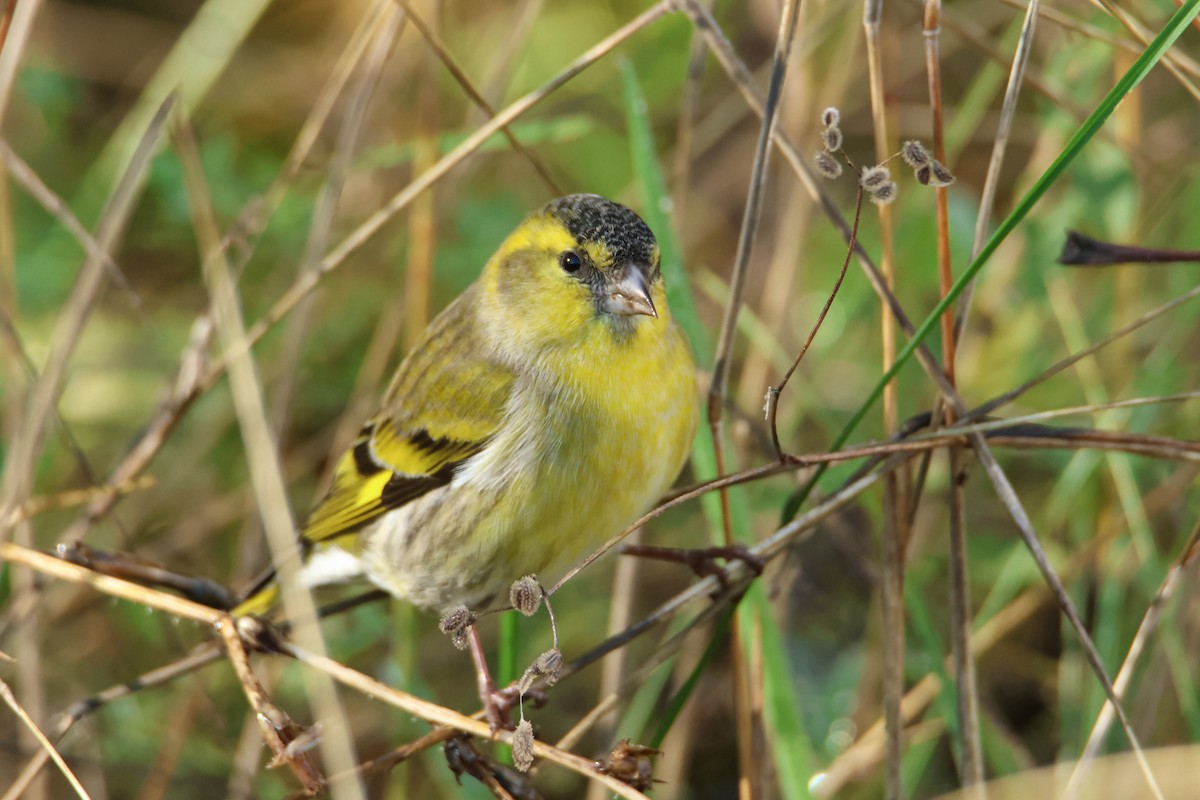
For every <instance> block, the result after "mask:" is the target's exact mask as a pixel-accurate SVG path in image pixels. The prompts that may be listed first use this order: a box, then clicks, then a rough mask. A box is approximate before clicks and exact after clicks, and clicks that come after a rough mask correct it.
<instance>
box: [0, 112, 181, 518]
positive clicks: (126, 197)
mask: <svg viewBox="0 0 1200 800" xmlns="http://www.w3.org/2000/svg"><path fill="white" fill-rule="evenodd" d="M174 104H175V100H174V96H173V95H172V96H171V97H168V98H167V100H166V101H165V102H164V103H163V104H162V106H160V107H159V109H158V112H157V113H156V114H155V115H154V118H153V120H151V123H150V126H149V127H148V128H147V129H146V131H145V133H144V134H143V136H142V139H141V141H140V142H139V143H138V147H137V150H136V151H135V152H134V155H133V158H132V160H131V161H130V163H129V166H128V168H127V169H126V170H125V172H124V174H123V175H122V176H121V180H120V181H119V182H118V183H117V186H116V188H115V189H114V190H113V193H112V195H111V196H110V197H109V200H108V203H107V204H106V206H105V209H104V211H103V212H102V214H101V217H100V222H99V223H98V225H97V234H96V240H97V242H98V243H99V244H100V249H101V251H108V250H112V249H113V248H114V246H115V245H116V242H117V240H118V239H119V237H120V235H121V233H122V231H123V230H124V228H125V223H126V221H127V220H128V219H129V215H130V213H131V212H132V210H133V204H134V201H135V200H136V199H137V197H138V194H139V192H140V188H141V185H142V180H143V178H144V177H145V172H146V168H147V166H148V165H149V162H150V156H151V155H152V154H153V152H154V147H155V145H156V144H157V142H158V134H159V131H160V130H161V129H162V125H163V122H164V121H165V120H166V118H167V114H168V113H169V112H170V110H171V108H172V106H174ZM107 274H108V270H107V269H106V268H105V266H104V261H103V260H102V259H100V258H97V257H95V256H93V255H89V256H88V257H87V259H86V260H85V261H84V263H83V266H82V267H81V268H80V270H79V276H78V278H76V280H75V286H74V287H73V288H72V290H71V296H70V297H69V298H68V299H67V302H66V304H65V305H64V307H63V311H62V313H61V314H60V315H59V317H58V321H57V323H56V325H55V328H54V333H53V334H52V335H51V340H50V341H51V344H50V357H49V359H48V360H47V363H46V366H45V368H44V369H43V370H42V374H41V378H40V379H39V380H38V382H37V384H36V385H35V386H34V389H33V395H32V399H31V400H30V402H29V408H28V410H27V412H26V415H25V419H24V420H23V421H22V424H21V427H20V428H19V429H18V431H17V436H16V440H15V441H14V442H13V443H12V445H11V447H10V449H9V451H8V453H7V458H6V459H5V464H4V475H3V484H2V485H0V510H3V509H13V508H16V507H18V506H20V505H21V504H23V503H24V502H25V500H26V499H27V498H28V497H29V494H30V492H31V490H32V472H33V463H34V459H35V458H37V454H38V452H39V450H40V449H41V444H42V440H43V438H44V436H45V433H46V423H47V421H48V420H49V418H50V417H51V416H52V415H53V411H54V408H55V407H56V406H57V404H58V396H59V395H60V394H61V392H62V389H63V385H64V382H65V380H66V369H67V362H68V361H69V360H70V358H71V354H72V353H73V352H74V351H75V346H76V345H77V344H78V343H79V339H80V337H81V336H82V334H83V330H84V328H85V327H86V326H87V322H88V319H89V318H90V316H91V312H92V310H93V309H94V307H95V304H96V302H97V300H98V298H99V295H100V290H101V288H102V287H103V285H104V278H105V276H106V275H107ZM3 535H4V529H2V528H0V536H3Z"/></svg>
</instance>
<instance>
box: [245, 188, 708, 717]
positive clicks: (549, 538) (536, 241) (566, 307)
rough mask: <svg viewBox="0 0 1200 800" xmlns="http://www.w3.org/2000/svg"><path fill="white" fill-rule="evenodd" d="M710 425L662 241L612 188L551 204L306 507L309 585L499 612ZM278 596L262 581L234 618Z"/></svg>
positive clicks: (605, 531)
mask: <svg viewBox="0 0 1200 800" xmlns="http://www.w3.org/2000/svg"><path fill="white" fill-rule="evenodd" d="M696 419H697V404H696V371H695V365H694V363H693V361H692V356H691V353H690V351H689V350H688V346H687V342H686V341H685V339H684V336H683V333H682V331H681V330H680V328H679V326H678V325H677V324H676V323H675V322H674V321H673V320H672V318H671V312H670V309H669V308H668V307H667V300H666V295H665V293H664V290H663V277H662V273H661V272H660V270H659V248H658V244H657V242H656V241H655V238H654V234H653V233H652V232H651V231H650V228H649V227H648V226H647V225H646V223H645V222H643V221H642V219H641V218H640V217H639V216H638V215H637V214H635V213H634V212H633V211H631V210H629V209H628V208H626V207H625V206H622V205H620V204H618V203H614V202H612V201H611V200H606V199H604V198H603V197H599V196H597V195H589V194H577V195H571V196H568V197H563V198H560V199H558V200H554V201H553V202H551V203H549V204H548V205H546V206H545V207H544V208H542V209H541V210H539V211H537V212H535V213H533V214H532V215H530V216H529V217H528V218H526V219H525V220H524V221H523V222H522V223H521V224H520V225H519V226H518V227H517V229H516V230H515V231H513V233H512V234H510V235H509V237H508V238H507V239H506V240H505V241H504V243H503V244H501V245H500V248H499V250H497V251H496V253H495V255H493V256H492V257H491V259H490V260H489V261H488V262H487V265H486V266H485V267H484V269H483V273H482V275H481V276H480V277H479V279H478V280H477V281H476V282H475V283H473V284H472V285H471V286H470V287H468V288H467V289H466V291H464V292H463V293H462V295H460V296H459V297H458V299H456V300H455V301H454V302H453V303H451V304H450V306H449V307H447V308H446V310H445V311H443V312H442V313H441V314H440V315H439V316H438V317H437V318H436V319H434V320H433V322H432V323H431V324H430V325H429V327H428V328H427V329H426V331H425V333H424V335H423V337H422V339H421V341H420V342H419V343H418V344H417V345H416V346H415V347H414V348H413V351H412V352H411V353H410V354H409V355H408V357H407V358H406V359H405V360H404V362H403V363H402V364H401V365H400V368H399V370H398V371H397V372H396V375H395V377H394V378H393V380H392V383H391V386H390V388H389V389H388V390H387V394H386V395H385V396H384V399H383V403H382V405H381V409H380V411H379V412H378V413H377V414H376V415H375V416H374V417H373V418H371V420H370V421H368V422H367V423H366V425H364V426H363V428H362V431H361V432H360V433H359V435H358V438H357V439H356V440H355V442H354V444H353V446H351V447H350V449H349V450H348V451H347V452H346V453H345V454H344V455H343V456H342V457H341V460H340V461H339V462H338V465H337V468H336V471H335V473H334V478H333V485H332V487H331V488H330V490H329V493H328V494H327V495H326V496H325V497H324V499H322V500H321V501H320V502H319V503H318V504H317V506H316V508H315V509H313V511H312V513H311V515H310V516H309V518H308V521H307V523H306V525H305V527H304V530H303V532H302V538H303V542H304V545H305V557H306V560H305V566H304V568H303V570H302V573H301V575H302V579H303V581H304V583H305V584H306V585H308V586H317V585H321V584H326V583H331V582H335V581H343V580H348V579H351V578H355V577H359V576H365V577H366V578H368V579H369V580H371V581H372V582H373V583H375V584H376V585H377V586H379V587H380V588H382V589H384V590H386V591H388V592H390V593H391V594H393V595H395V596H396V597H398V598H401V599H403V600H407V601H409V602H410V603H413V604H415V605H417V606H419V607H421V608H424V609H430V610H435V611H445V610H447V609H449V608H451V607H454V606H458V605H466V606H468V607H472V608H477V607H479V606H482V605H484V604H486V603H488V602H489V601H490V599H491V598H493V597H495V596H497V595H501V596H502V595H503V594H504V593H505V592H507V590H508V587H509V586H510V584H512V582H513V581H515V580H517V579H518V578H520V577H522V576H523V575H527V574H540V575H545V574H546V572H547V571H551V570H558V569H561V568H563V567H564V566H566V564H567V563H568V562H570V561H571V560H574V559H576V558H578V557H579V556H580V555H582V554H583V553H584V552H585V551H586V550H588V549H590V548H593V547H595V546H596V545H598V544H599V543H600V542H602V541H604V540H605V539H606V538H607V537H609V536H611V535H612V534H614V533H616V532H617V531H618V530H620V529H622V528H623V527H624V526H626V525H628V524H629V523H630V522H632V521H633V520H634V519H636V518H637V517H638V516H639V515H640V514H642V513H644V512H645V511H646V510H647V509H648V508H649V507H650V506H651V505H652V504H653V503H654V502H655V501H656V500H658V499H659V498H660V497H661V496H662V495H663V494H664V493H665V492H666V490H667V489H668V488H669V487H670V486H671V484H672V482H673V481H674V480H675V478H676V476H677V475H678V474H679V471H680V469H681V468H682V466H683V463H684V461H685V460H686V458H687V455H688V451H689V448H690V445H691V442H692V436H693V433H694V432H695V427H696ZM275 594H276V591H275V588H274V586H273V585H271V586H262V587H259V589H258V590H257V592H256V593H255V594H253V595H252V596H251V597H250V598H249V599H247V600H246V601H245V602H244V603H242V604H241V605H240V606H238V608H237V609H235V613H237V614H245V613H261V612H263V611H266V610H267V609H268V608H269V607H270V606H271V605H272V604H273V602H274V598H275ZM477 641H478V640H477V638H476V639H474V642H475V643H477ZM485 702H486V698H485Z"/></svg>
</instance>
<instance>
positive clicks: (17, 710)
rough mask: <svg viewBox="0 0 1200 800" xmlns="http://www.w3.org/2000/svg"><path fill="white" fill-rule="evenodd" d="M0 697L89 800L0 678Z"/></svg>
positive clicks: (86, 797)
mask: <svg viewBox="0 0 1200 800" xmlns="http://www.w3.org/2000/svg"><path fill="white" fill-rule="evenodd" d="M0 546H2V545H0ZM0 697H3V698H4V702H5V703H8V707H9V708H11V709H12V710H13V713H14V714H16V715H17V718H18V719H20V720H21V724H22V725H24V726H25V728H26V729H28V730H29V732H30V733H32V734H33V736H34V737H35V738H36V739H37V742H38V744H39V745H40V746H41V748H42V750H43V751H45V753H46V755H47V757H48V758H49V759H50V760H51V761H53V762H54V765H55V766H56V767H58V771H59V772H61V773H62V774H63V777H64V778H66V779H67V783H69V784H70V785H71V789H72V790H74V792H75V794H76V795H77V796H78V797H81V798H83V800H89V797H90V796H89V795H88V793H87V790H85V789H84V788H83V784H81V783H80V782H79V779H78V778H76V777H75V773H74V772H72V771H71V768H70V767H68V766H67V762H66V761H65V760H63V757H62V754H61V753H59V752H58V750H56V749H55V748H54V745H53V744H51V743H50V740H49V739H47V738H46V734H44V733H42V731H41V729H40V728H38V726H37V723H35V722H34V721H33V719H31V718H30V716H29V714H27V713H25V709H23V708H21V704H20V703H18V702H17V698H16V695H14V694H13V691H12V689H10V688H9V686H8V684H7V683H5V682H4V681H2V680H0Z"/></svg>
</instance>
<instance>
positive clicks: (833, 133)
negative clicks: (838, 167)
mask: <svg viewBox="0 0 1200 800" xmlns="http://www.w3.org/2000/svg"><path fill="white" fill-rule="evenodd" d="M844 141H845V138H844V137H843V136H842V129H841V128H839V127H838V126H837V125H830V126H829V127H828V128H826V129H825V130H823V131H821V144H822V146H824V148H825V149H826V150H827V151H829V152H830V153H836V152H837V151H838V150H841V149H842V143H843V142H844Z"/></svg>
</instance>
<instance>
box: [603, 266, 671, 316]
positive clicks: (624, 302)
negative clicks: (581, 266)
mask: <svg viewBox="0 0 1200 800" xmlns="http://www.w3.org/2000/svg"><path fill="white" fill-rule="evenodd" d="M644 270H645V267H643V266H641V265H640V264H627V265H625V270H624V274H623V275H622V277H621V279H620V280H616V281H610V282H608V283H607V284H606V286H605V290H606V291H607V292H608V294H607V296H606V297H605V298H604V300H603V306H604V310H605V311H607V312H608V313H609V314H619V315H621V316H623V317H632V316H635V315H637V314H644V315H645V316H647V317H657V316H658V311H657V310H656V309H655V308H654V301H653V300H651V299H650V289H649V288H647V286H646V276H645V274H644Z"/></svg>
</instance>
